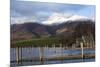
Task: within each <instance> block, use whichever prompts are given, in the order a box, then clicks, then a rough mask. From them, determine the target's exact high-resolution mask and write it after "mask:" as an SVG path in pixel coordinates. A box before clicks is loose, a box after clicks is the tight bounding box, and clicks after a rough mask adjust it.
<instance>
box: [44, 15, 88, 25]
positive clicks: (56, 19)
mask: <svg viewBox="0 0 100 67" xmlns="http://www.w3.org/2000/svg"><path fill="white" fill-rule="evenodd" d="M88 19H89V18H88V17H85V16H80V15H68V16H65V15H62V14H58V13H54V14H53V15H51V16H50V17H49V18H48V19H47V20H45V21H43V22H42V23H43V24H45V25H52V24H60V23H63V22H67V21H75V20H83V21H84V20H88Z"/></svg>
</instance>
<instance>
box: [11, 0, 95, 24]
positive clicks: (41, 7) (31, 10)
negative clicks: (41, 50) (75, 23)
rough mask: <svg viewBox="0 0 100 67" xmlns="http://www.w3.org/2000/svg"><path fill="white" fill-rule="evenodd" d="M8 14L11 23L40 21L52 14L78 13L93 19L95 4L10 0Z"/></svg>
mask: <svg viewBox="0 0 100 67" xmlns="http://www.w3.org/2000/svg"><path fill="white" fill-rule="evenodd" d="M10 14H11V15H10V16H11V24H14V23H23V22H27V21H30V22H31V21H32V22H35V21H36V22H40V23H41V22H43V21H46V20H47V19H48V18H49V17H50V16H52V15H54V14H55V15H57V14H61V15H63V16H67V17H68V16H73V15H80V16H86V17H88V18H93V19H94V18H95V6H94V5H79V4H59V3H43V2H34V1H27V2H26V1H18V0H11V7H10Z"/></svg>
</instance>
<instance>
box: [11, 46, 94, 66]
mask: <svg viewBox="0 0 100 67" xmlns="http://www.w3.org/2000/svg"><path fill="white" fill-rule="evenodd" d="M40 49H41V48H40V47H33V48H28V47H27V48H22V59H25V58H27V59H33V58H35V57H39V56H40V53H41V52H40V51H41V50H40ZM10 52H11V53H10V60H11V61H13V60H16V49H15V48H11V50H10ZM83 53H84V54H95V49H84V50H83ZM80 54H81V49H75V50H67V49H65V48H60V47H55V48H52V47H48V48H47V47H44V48H43V57H44V58H48V57H59V56H65V55H80ZM19 56H21V52H19ZM93 61H95V58H91V59H70V60H66V59H63V60H51V61H48V60H45V61H44V62H43V64H59V63H75V62H93ZM40 64H41V62H40V61H28V62H24V61H23V62H21V64H20V63H19V64H18V63H17V62H13V63H11V66H20V65H21V66H23V65H40Z"/></svg>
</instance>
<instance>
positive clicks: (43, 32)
mask: <svg viewBox="0 0 100 67" xmlns="http://www.w3.org/2000/svg"><path fill="white" fill-rule="evenodd" d="M53 17H55V16H53ZM57 17H61V16H56V18H55V20H56V19H58V20H56V21H57V22H56V21H53V19H51V21H48V22H51V23H48V24H44V23H45V22H47V21H45V22H43V23H41V24H40V23H39V22H25V23H23V24H12V25H11V40H22V39H32V38H40V37H66V38H71V37H72V38H73V37H80V36H81V35H89V34H92V35H94V37H95V22H94V21H93V20H91V19H88V18H86V17H82V16H81V17H80V16H71V17H69V18H68V17H67V19H66V18H57ZM51 18H52V17H51ZM48 20H50V19H48ZM55 23H57V24H55Z"/></svg>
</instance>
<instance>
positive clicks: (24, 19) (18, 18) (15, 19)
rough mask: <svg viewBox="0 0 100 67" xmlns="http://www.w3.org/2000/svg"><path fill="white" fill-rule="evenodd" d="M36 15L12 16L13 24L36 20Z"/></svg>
mask: <svg viewBox="0 0 100 67" xmlns="http://www.w3.org/2000/svg"><path fill="white" fill-rule="evenodd" d="M36 21H37V20H36V18H35V17H11V24H22V23H25V22H36Z"/></svg>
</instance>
